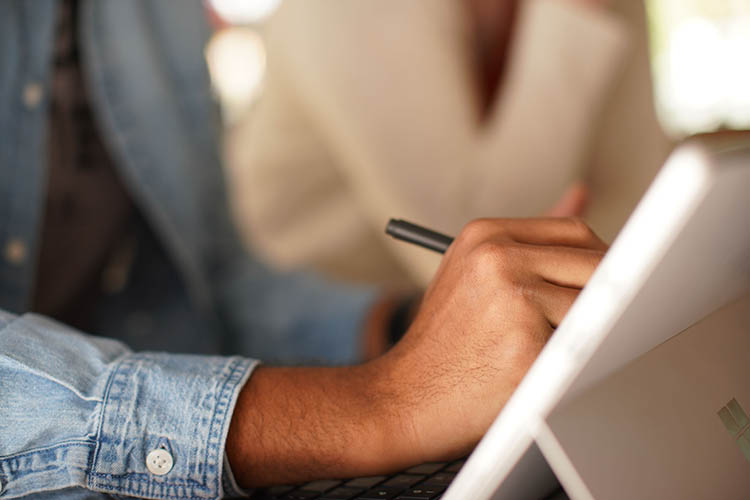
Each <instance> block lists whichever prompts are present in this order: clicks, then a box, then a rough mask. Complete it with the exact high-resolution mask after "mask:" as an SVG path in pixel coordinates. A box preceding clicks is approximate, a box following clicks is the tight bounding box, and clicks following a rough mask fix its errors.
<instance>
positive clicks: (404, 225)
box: [385, 219, 453, 253]
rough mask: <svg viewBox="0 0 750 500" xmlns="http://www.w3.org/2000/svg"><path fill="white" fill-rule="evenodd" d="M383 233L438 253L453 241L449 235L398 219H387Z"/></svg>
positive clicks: (443, 250)
mask: <svg viewBox="0 0 750 500" xmlns="http://www.w3.org/2000/svg"><path fill="white" fill-rule="evenodd" d="M385 233H386V234H390V235H391V236H393V237H394V238H396V239H397V240H402V241H406V242H409V243H414V244H415V245H419V246H421V247H424V248H428V249H430V250H434V251H436V252H440V253H445V251H446V250H448V247H449V246H450V244H451V243H453V238H451V237H450V236H446V235H444V234H441V233H438V232H437V231H433V230H431V229H427V228H426V227H422V226H418V225H416V224H412V223H411V222H406V221H405V220H399V219H391V220H389V221H388V225H387V226H385Z"/></svg>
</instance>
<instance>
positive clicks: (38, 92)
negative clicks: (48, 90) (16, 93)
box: [23, 82, 44, 109]
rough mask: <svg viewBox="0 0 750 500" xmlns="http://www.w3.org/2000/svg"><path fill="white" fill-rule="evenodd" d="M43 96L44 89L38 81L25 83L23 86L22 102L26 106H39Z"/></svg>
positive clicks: (31, 107)
mask: <svg viewBox="0 0 750 500" xmlns="http://www.w3.org/2000/svg"><path fill="white" fill-rule="evenodd" d="M43 96H44V89H43V88H42V85H41V84H40V83H38V82H30V83H27V84H26V85H25V86H24V88H23V103H24V104H25V105H26V107H27V108H29V109H33V108H36V107H37V106H39V103H40V102H42V97H43Z"/></svg>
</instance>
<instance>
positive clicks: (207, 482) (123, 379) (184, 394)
mask: <svg viewBox="0 0 750 500" xmlns="http://www.w3.org/2000/svg"><path fill="white" fill-rule="evenodd" d="M256 364H257V362H256V361H253V360H250V359H245V358H239V357H232V358H224V357H205V356H192V355H175V354H165V353H137V354H132V355H129V356H126V357H124V358H123V359H121V361H120V362H119V365H118V366H117V367H116V369H115V370H114V371H113V373H112V375H111V376H110V378H109V380H108V384H107V387H106V390H105V397H104V404H103V405H102V406H101V416H100V418H99V429H98V435H99V438H98V439H97V440H96V441H97V443H98V444H97V446H96V449H95V451H94V454H93V457H92V467H91V472H90V474H89V478H88V482H89V484H88V487H89V488H90V489H93V490H96V491H102V492H107V493H112V494H116V495H127V496H136V497H147V498H155V499H203V498H221V497H224V496H227V495H228V496H238V495H242V494H243V492H242V491H241V490H239V489H238V491H225V484H226V483H227V481H225V478H226V474H225V472H226V471H225V465H226V462H225V453H224V450H225V444H226V438H227V432H228V430H229V424H230V422H231V418H232V413H233V410H234V405H235V403H236V400H237V396H238V394H239V391H240V389H241V388H242V386H243V385H244V383H245V382H246V381H247V379H248V377H249V376H250V374H251V373H252V370H253V368H254V367H255V366H256ZM230 475H231V472H230ZM233 482H234V481H229V483H230V484H231V483H233ZM235 486H236V485H235Z"/></svg>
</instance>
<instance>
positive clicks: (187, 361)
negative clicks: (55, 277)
mask: <svg viewBox="0 0 750 500" xmlns="http://www.w3.org/2000/svg"><path fill="white" fill-rule="evenodd" d="M55 15H56V2H55V0H3V2H0V251H1V252H2V253H0V500H2V499H4V498H18V497H24V496H34V497H38V498H96V497H98V496H106V495H112V496H117V497H122V496H136V497H147V498H160V499H162V498H163V499H183V498H185V499H187V498H196V499H197V498H220V497H222V496H231V495H237V494H239V493H240V492H239V490H238V489H237V487H236V485H234V484H233V480H232V477H231V472H230V471H229V470H228V466H227V463H226V459H225V455H224V446H225V440H226V435H227V430H228V426H229V422H230V420H231V415H232V410H233V405H234V402H235V400H236V397H237V394H238V392H239V390H240V389H241V387H242V385H243V383H244V382H245V381H246V380H247V378H248V377H249V376H250V373H251V371H252V368H253V367H254V366H255V365H256V363H257V362H256V361H254V360H253V359H252V358H259V359H275V360H280V361H283V362H299V361H303V360H318V361H325V362H332V363H348V362H353V361H355V360H356V359H357V357H358V355H357V353H358V345H359V330H360V327H361V322H362V318H363V316H364V314H365V311H366V310H367V309H368V308H369V306H370V305H371V303H372V300H373V296H374V292H373V291H372V290H370V289H367V288H359V287H353V286H344V285H340V284H331V283H328V282H326V281H323V280H321V279H319V278H317V277H315V276H312V275H308V274H298V273H284V274H281V273H277V272H274V271H271V270H269V269H268V268H266V267H264V266H263V265H262V264H261V263H260V262H259V261H258V260H256V259H254V258H253V257H252V255H249V254H248V252H247V251H246V249H244V248H243V245H242V244H241V242H240V239H239V238H238V235H237V233H236V231H235V229H234V227H233V225H232V222H231V217H230V213H229V209H228V206H227V205H228V203H227V195H226V192H225V186H224V179H223V176H222V171H221V164H220V159H219V154H218V144H219V127H218V120H217V113H216V111H215V105H214V103H213V101H212V98H211V91H210V82H209V77H208V74H207V71H206V68H205V65H204V63H203V60H202V57H201V55H202V51H203V48H204V45H205V42H206V39H207V36H208V35H209V28H208V26H207V25H206V21H205V16H204V12H203V7H202V4H201V2H200V1H199V0H193V1H190V2H179V3H173V2H154V1H149V0H133V1H128V2H123V1H117V0H81V3H80V9H79V16H80V23H79V33H78V35H79V40H80V50H81V52H82V54H81V59H82V61H83V66H84V72H85V75H86V81H87V85H88V91H89V94H90V95H91V98H92V101H93V102H92V107H93V109H94V114H95V117H96V119H97V122H98V124H99V127H100V130H101V132H102V134H103V136H104V139H105V142H106V143H107V145H108V147H109V150H110V151H111V154H112V155H113V157H114V159H115V163H116V164H117V168H118V170H119V174H120V177H121V178H122V180H123V183H124V184H125V185H126V187H127V189H128V191H129V192H130V194H131V196H132V198H133V200H134V201H135V203H136V205H137V206H138V208H139V210H140V211H141V212H142V213H143V215H144V217H145V219H146V220H147V222H148V225H149V227H150V228H152V229H153V233H155V237H156V240H157V241H158V245H157V246H158V247H159V248H162V249H163V250H162V251H163V254H164V259H163V261H160V260H159V257H158V256H157V257H153V258H150V261H149V262H150V265H151V267H150V268H149V267H148V266H145V267H144V269H143V270H142V271H141V273H140V274H141V278H138V279H141V281H142V283H140V284H138V283H136V284H134V285H133V286H131V287H130V289H129V291H126V292H124V293H123V294H122V296H121V297H119V298H118V299H117V300H113V302H112V304H110V305H109V306H107V307H108V308H104V309H103V313H102V317H101V318H100V321H99V323H97V327H96V332H97V333H103V334H105V335H107V336H108V337H112V338H110V339H105V338H102V337H95V336H92V335H87V334H84V333H81V332H77V331H74V330H73V329H70V328H67V327H66V326H64V325H62V324H60V323H57V322H55V321H53V320H51V319H49V318H45V317H41V316H37V315H34V314H28V313H26V311H27V310H28V307H29V300H30V296H31V292H32V287H33V284H34V274H35V256H36V253H37V251H38V246H39V241H38V239H39V238H38V237H39V234H40V233H41V231H40V224H41V222H42V221H41V215H42V212H43V205H44V201H45V185H44V183H45V171H46V164H45V162H46V161H47V155H46V154H45V144H46V139H45V134H46V110H47V105H48V102H47V99H46V95H47V90H48V86H49V83H50V59H51V50H52V43H53V35H54V33H53V31H54V24H55ZM155 253H156V254H158V251H157V252H155ZM147 260H148V259H147ZM154 269H156V270H157V271H155V272H162V271H163V270H165V269H166V271H163V272H164V273H166V274H165V275H166V277H164V278H163V279H161V278H160V279H158V280H156V279H152V282H150V281H149V276H152V274H153V273H152V272H153V270H154ZM170 269H173V273H172V274H174V276H171V275H169V270H170ZM136 275H138V273H136ZM154 287H156V288H154ZM139 311H140V312H141V313H143V314H141V315H140V316H139V317H141V318H143V317H146V318H150V322H147V323H148V324H150V325H151V327H150V328H146V330H148V334H147V335H143V333H142V330H143V329H144V328H145V327H144V328H134V327H133V324H135V325H141V326H143V325H144V322H143V321H141V322H140V323H138V322H135V323H132V322H130V321H129V320H127V318H129V316H128V314H129V312H139ZM131 323H132V324H131ZM128 325H130V326H128ZM139 330H140V331H141V333H140V334H138V333H137V332H138V331H139ZM133 332H136V333H133ZM131 348H135V349H136V350H135V351H134V350H131ZM144 348H145V349H154V350H146V351H139V350H137V349H144ZM157 350H158V351H157ZM160 351H169V352H182V353H185V354H168V353H166V352H160Z"/></svg>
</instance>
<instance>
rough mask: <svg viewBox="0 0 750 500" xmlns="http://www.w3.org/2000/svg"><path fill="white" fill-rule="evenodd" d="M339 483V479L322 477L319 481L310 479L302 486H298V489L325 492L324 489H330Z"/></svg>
mask: <svg viewBox="0 0 750 500" xmlns="http://www.w3.org/2000/svg"><path fill="white" fill-rule="evenodd" d="M340 484H341V481H334V480H329V479H323V480H321V481H311V482H309V483H307V484H303V485H302V486H300V489H301V490H305V491H319V492H321V493H325V492H326V491H328V490H332V489H333V488H335V487H336V486H338V485H340Z"/></svg>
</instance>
